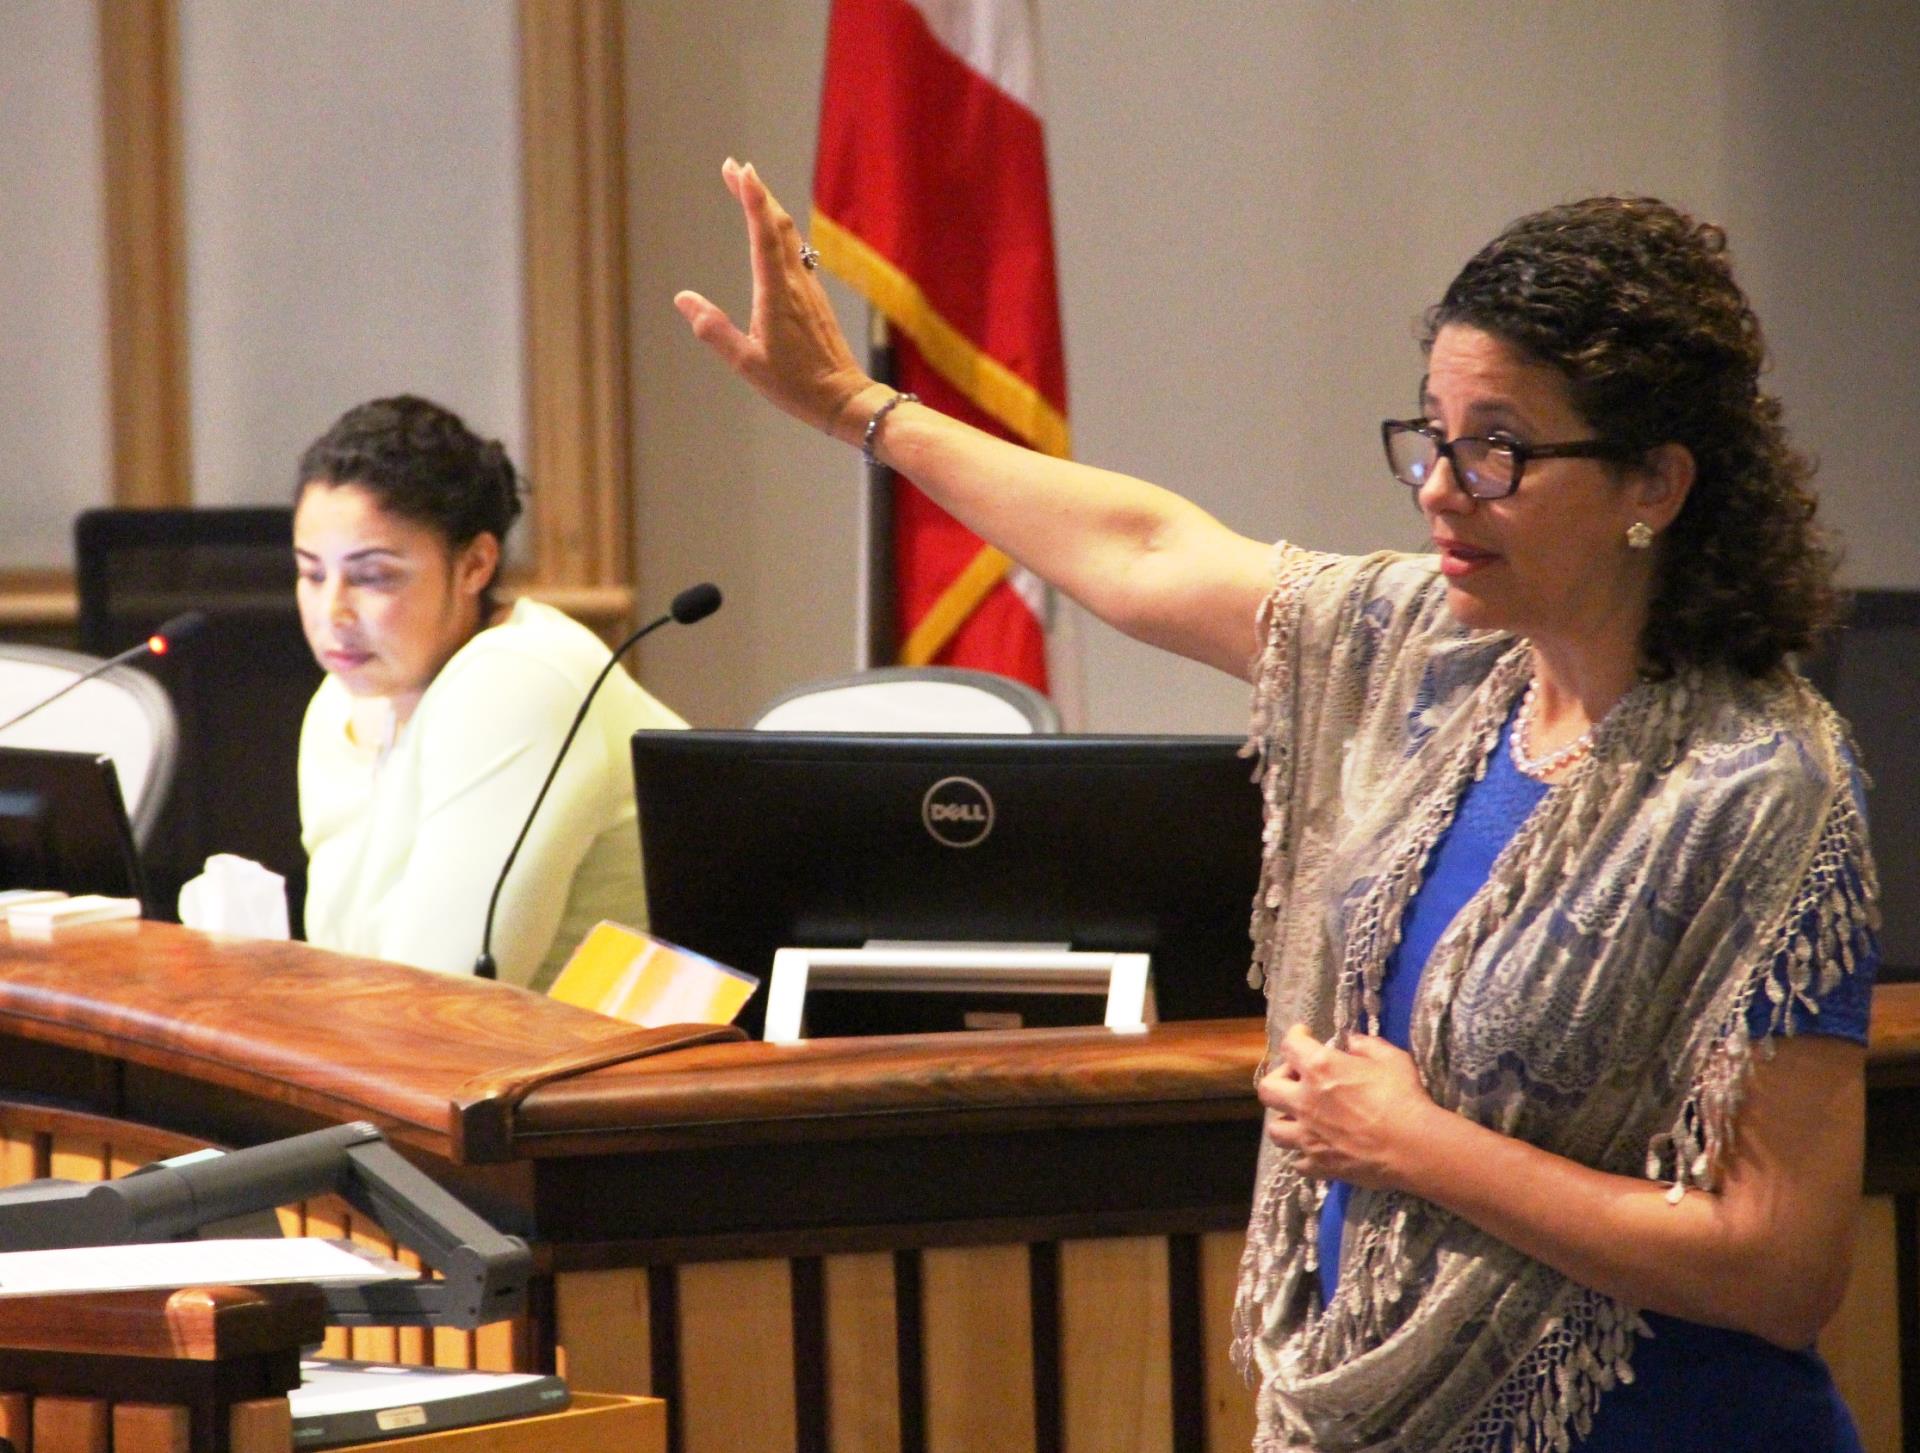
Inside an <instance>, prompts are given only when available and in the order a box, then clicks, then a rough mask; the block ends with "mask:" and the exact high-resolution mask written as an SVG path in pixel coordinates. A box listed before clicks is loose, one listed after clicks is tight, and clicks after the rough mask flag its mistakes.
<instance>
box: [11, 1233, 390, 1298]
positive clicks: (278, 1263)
mask: <svg viewBox="0 0 1920 1453" xmlns="http://www.w3.org/2000/svg"><path fill="white" fill-rule="evenodd" d="M416 1275H417V1273H415V1272H412V1271H409V1270H408V1269H407V1268H406V1267H404V1266H401V1265H400V1264H399V1263H398V1262H395V1261H391V1260H389V1259H387V1258H386V1257H384V1256H376V1255H373V1254H372V1253H369V1252H366V1251H363V1250H362V1249H361V1248H359V1247H357V1246H355V1245H353V1244H352V1243H351V1242H347V1241H333V1240H323V1239H321V1238H320V1237H316V1236H300V1237H292V1238H287V1239H282V1240H267V1239H261V1240H231V1241H165V1242H160V1243H158V1244H153V1245H139V1246H73V1247H62V1248H61V1249H59V1250H57V1251H8V1252H0V1297H36V1296H47V1295H52V1294H59V1293H66V1292H111V1291H133V1290H137V1289H140V1288H143V1287H191V1286H249V1285H257V1284H260V1283H264V1282H284V1281H311V1282H376V1281H406V1280H409V1279H411V1278H413V1277H414V1276H416Z"/></svg>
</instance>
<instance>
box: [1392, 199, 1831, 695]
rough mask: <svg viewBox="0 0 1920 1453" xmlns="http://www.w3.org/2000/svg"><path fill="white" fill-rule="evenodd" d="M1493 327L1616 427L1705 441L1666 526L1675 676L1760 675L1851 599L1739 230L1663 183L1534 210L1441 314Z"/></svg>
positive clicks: (1664, 670)
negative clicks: (1792, 425) (1688, 486)
mask: <svg viewBox="0 0 1920 1453" xmlns="http://www.w3.org/2000/svg"><path fill="white" fill-rule="evenodd" d="M1449 323H1461V324H1466V325H1468V326H1470V327H1474V328H1479V329H1483V330H1484V331H1486V332H1488V333H1491V334H1494V335H1495V336H1497V337H1499V338H1501V339H1503V340H1504V341H1506V342H1507V343H1509V344H1511V345H1513V346H1515V347H1517V348H1519V349H1520V350H1522V351H1523V352H1524V353H1526V354H1528V355H1530V356H1531V357H1532V358H1533V359H1535V360H1537V361H1538V362H1541V363H1545V364H1549V365H1551V366H1552V367H1554V368H1557V369H1558V370H1559V371H1560V372H1561V373H1562V374H1563V375H1565V377H1566V379H1567V381H1568V384H1569V385H1570V388H1571V392H1572V397H1573V402H1574V404H1575V406H1576V407H1577V408H1578V409H1579V410H1580V412H1581V413H1582V414H1583V415H1584V416H1585V417H1586V419H1587V421H1588V422H1589V423H1590V424H1592V425H1593V427H1594V429H1595V431H1596V432H1597V433H1598V434H1599V435H1600V436H1601V437H1603V438H1606V439H1608V440H1612V441H1615V442H1618V443H1620V444H1622V445H1625V446H1627V447H1628V448H1629V449H1631V450H1633V451H1635V452H1636V453H1639V454H1642V455H1644V453H1645V452H1646V451H1649V450H1652V449H1653V448H1655V447H1656V446H1658V445H1661V444H1669V443H1673V444H1682V445H1684V446H1686V448H1687V449H1689V450H1690V451H1692V454H1693V458H1694V462H1695V468H1696V474H1695V478H1694V483H1693V488H1692V491H1691V492H1690V493H1689V494H1688V496H1687V500H1686V504H1685V506H1684V507H1683V508H1682V509H1681V511H1680V514H1679V516H1678V518H1676V519H1675V520H1674V522H1673V524H1672V525H1671V526H1670V527H1669V528H1668V530H1667V531H1666V532H1665V538H1664V541H1663V545H1662V549H1661V553H1660V559H1659V561H1658V563H1657V567H1656V569H1657V574H1656V578H1655V584H1654V598H1653V602H1652V609H1651V611H1650V613H1649V616H1648V620H1647V624H1646V628H1645V631H1644V633H1643V634H1642V637H1641V652H1642V655H1643V657H1644V659H1645V661H1646V663H1647V667H1648V669H1649V670H1650V671H1651V672H1652V673H1653V674H1654V675H1656V676H1666V675H1670V674H1672V673H1673V672H1674V671H1675V670H1677V669H1679V668H1681V667H1684V666H1689V665H1725V666H1730V667H1732V668H1733V669H1735V670H1737V671H1739V672H1742V673H1744V674H1746V675H1748V676H1762V675H1765V674H1766V673H1768V672H1770V671H1772V670H1774V669H1775V668H1776V667H1778V666H1779V665H1780V664H1781V663H1782V661H1783V660H1784V659H1785V658H1786V657H1787V656H1788V655H1789V654H1790V653H1792V652H1796V651H1802V650H1805V649H1806V648H1807V647H1808V646H1809V645H1811V644H1812V642H1813V640H1814V638H1815V637H1816V636H1817V635H1818V634H1819V633H1820V631H1821V630H1822V629H1823V628H1824V627H1826V626H1827V625H1829V624H1830V623H1831V622H1832V621H1833V619H1834V617H1835V616H1836V614H1837V612H1838V608H1839V597H1838V594H1837V592H1836V590H1835V588H1834V584H1833V574H1834V568H1835V564H1836V557H1835V552H1834V550H1833V548H1832V546H1831V545H1830V543H1829V542H1828V540H1827V539H1826V537H1825V535H1824V533H1823V532H1822V531H1821V530H1819V529H1818V528H1817V527H1816V526H1815V525H1814V522H1813V517H1814V511H1815V501H1814V497H1813V495H1812V493H1811V492H1810V491H1809V490H1808V488H1807V484H1808V481H1809V480H1810V479H1811V478H1812V475H1813V465H1812V463H1811V462H1810V461H1809V460H1808V459H1807V458H1806V456H1805V455H1803V454H1801V453H1799V452H1797V451H1796V450H1794V449H1793V448H1792V447H1791V446H1790V445H1789V443H1788V442H1787V435H1786V430H1785V429H1784V428H1783V427H1782V424H1781V407H1780V401H1779V400H1778V399H1777V398H1774V397H1773V396H1771V395H1769V394H1767V393H1765V392H1763V391H1762V389H1761V387H1760V375H1761V373H1762V371H1763V369H1764V368H1765V365H1766V345H1765V342H1764V341H1763V339H1762V337H1761V333H1760V322H1759V319H1757V318H1756V317H1754V314H1753V309H1752V307H1751V306H1750V305H1749V304H1748V302H1747V299H1746V295H1745V294H1744V293H1742V292H1741V290H1740V287H1739V285H1738V284H1737V283H1735V282H1734V279H1733V269H1732V266H1731V264H1730V262H1729V261H1728V258H1727V252H1726V234H1725V233H1723V232H1722V231H1721V230H1720V229H1719V228H1718V227H1716V226H1714V225H1713V224H1711V223H1702V222H1697V221H1695V220H1694V219H1693V218H1692V217H1689V216H1688V215H1687V214H1686V213H1684V212H1682V211H1680V210H1678V209H1677V208H1674V207H1671V206H1669V205H1667V204H1666V203H1665V202H1661V201H1657V200H1655V199H1653V198H1651V197H1592V198H1588V199H1587V200H1585V201H1581V202H1570V203H1567V204H1566V205H1564V206H1559V207H1552V208H1549V209H1548V210H1546V211H1544V212H1536V213H1534V214H1532V215H1531V216H1527V217H1522V218H1521V219H1520V220H1519V221H1517V222H1515V223H1513V224H1512V225H1511V226H1509V227H1508V228H1507V229H1506V230H1505V231H1504V232H1502V233H1501V234H1500V235H1499V236H1498V237H1496V238H1494V240H1493V241H1492V242H1490V243H1488V244H1487V245H1486V246H1485V247H1484V248H1482V249H1481V250H1480V252H1479V254H1478V255H1477V256H1475V257H1474V258H1473V260H1472V261H1470V262H1469V263H1468V264H1467V265H1466V266H1465V267H1464V268H1462V269H1461V270H1460V275H1459V276H1458V277H1456V278H1455V279H1454V280H1453V282H1452V283H1451V284H1450V285H1449V286H1448V288H1447V291H1446V295H1445V296H1444V297H1442V298H1441V300H1440V301H1439V302H1438V303H1437V304H1435V305H1434V306H1433V307H1432V308H1430V309H1429V310H1428V311H1427V314H1426V318H1425V326H1424V337H1423V339H1422V346H1423V347H1424V348H1426V349H1429V350H1430V349H1431V348H1432V347H1433V341H1434V338H1435V337H1436V335H1438V333H1439V331H1440V330H1441V329H1442V328H1444V327H1445V326H1446V325H1448V324H1449Z"/></svg>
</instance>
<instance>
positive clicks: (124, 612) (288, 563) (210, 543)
mask: <svg viewBox="0 0 1920 1453" xmlns="http://www.w3.org/2000/svg"><path fill="white" fill-rule="evenodd" d="M292 539H293V512H292V510H291V509H290V508H287V507H269V508H244V509H153V510H123V509H103V510H88V511H86V512H84V513H83V514H81V515H80V517H79V518H78V520H76V521H75V523H74V556H75V573H76V575H77V578H78V585H79V595H80V644H81V648H82V649H83V650H86V651H89V652H92V653H93V654H95V655H99V656H111V655H114V654H117V653H118V652H120V651H123V650H125V649H127V648H128V647H129V646H132V645H136V644H138V643H139V642H140V641H142V640H143V639H145V638H146V636H147V635H148V634H150V633H151V632H152V630H153V628H154V627H155V626H157V625H159V624H160V623H161V622H162V621H164V620H166V619H167V618H168V617H170V616H174V615H178V614H179V613H181V612H182V611H187V610H198V611H204V612H205V613H206V615H207V628H206V630H205V631H204V632H202V633H201V634H200V635H199V636H197V637H196V638H194V640H192V641H191V642H190V643H188V644H186V645H183V646H182V647H181V648H180V650H179V651H178V652H176V653H174V654H172V655H170V656H168V657H166V658H164V659H162V660H160V661H155V662H152V663H150V667H149V669H151V670H152V671H153V674H154V675H156V676H157V677H159V679H160V681H161V682H162V684H163V685H165V686H166V688H167V691H168V693H169V694H170V695H171V696H172V698H173V703H174V711H175V713H176V715H177V716H178V718H179V724H180V753H179V762H178V766H177V768H176V772H175V777H174V788H173V795H172V798H171V800H170V801H169V803H168V805H167V809H166V811H165V812H164V813H163V814H162V816H161V820H160V822H159V823H158V825H157V826H156V828H155V830H154V832H153V834H152V836H151V838H150V839H149V841H148V843H147V848H146V854H145V856H146V859H147V871H148V881H149V883H150V884H151V886H152V890H153V896H154V899H155V901H156V903H158V904H159V905H160V906H161V908H162V909H163V910H164V911H166V912H167V913H169V914H171V913H172V911H173V909H174V906H175V904H176V903H177V901H178V897H179V890H180V885H181V884H182V883H184V882H186V881H187V879H189V878H192V877H193V876H195V875H196V874H198V873H199V872H200V870H201V868H202V866H203V865H204V864H205V862H206V859H207V857H208V855H209V854H212V853H217V852H227V853H238V854H240V855H241V856H243V857H248V858H253V859H255V860H257V861H259V862H262V863H265V864H266V865H267V866H268V867H269V868H272V869H273V870H274V871H275V872H276V873H280V874H282V875H283V876H285V878H286V880H287V893H288V908H289V910H290V911H291V913H292V918H293V922H294V924H295V926H296V931H297V930H298V925H299V924H300V922H301V919H300V910H301V907H302V905H303V904H304V902H305V899H306V870H307V863H306V854H305V853H304V852H303V851H302V850H301V847H300V807H299V793H298V788H297V785H296V782H295V776H294V771H295V759H296V757H297V754H298V749H299V742H300V721H301V717H302V715H303V714H304V713H305V711H306V707H307V702H308V700H309V699H310V698H311V697H312V695H313V692H314V689H315V688H316V687H317V686H318V685H319V684H320V678H321V672H320V668H319V666H318V665H317V664H316V663H315V661H314V659H313V654H312V652H310V651H309V650H308V649H307V644H306V640H305V638H304V636H303V635H302V634H301V631H300V616H299V611H298V609H297V607H296V606H295V604H294V597H293V565H292V560H293V556H292Z"/></svg>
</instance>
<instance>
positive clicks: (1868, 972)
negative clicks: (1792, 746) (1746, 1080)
mask: <svg viewBox="0 0 1920 1453" xmlns="http://www.w3.org/2000/svg"><path fill="white" fill-rule="evenodd" d="M1865 798H1866V794H1865V791H1864V784H1863V783H1862V782H1861V780H1860V772H1859V769H1858V768H1857V767H1856V768H1855V769H1854V773H1853V800H1854V802H1855V804H1856V805H1858V806H1859V808H1860V812H1861V817H1862V819H1863V820H1864V819H1865V816H1866V800H1865ZM1844 876H1845V889H1844V891H1845V892H1846V894H1847V895H1848V896H1849V897H1851V898H1855V899H1857V898H1858V897H1859V896H1860V895H1861V894H1862V893H1863V892H1864V891H1865V890H1864V888H1863V885H1862V884H1861V881H1860V874H1859V872H1858V871H1857V867H1856V866H1855V865H1849V866H1848V868H1847V869H1846V871H1845V875H1844ZM1818 916H1819V910H1818V909H1814V910H1811V911H1809V912H1808V914H1807V916H1806V917H1805V918H1804V919H1803V920H1801V927H1800V934H1799V935H1798V936H1799V937H1800V938H1801V939H1804V940H1809V941H1811V942H1814V943H1818V942H1819V941H1820V935H1819V932H1818V927H1819V925H1818V923H1817V919H1818ZM1852 947H1853V956H1854V969H1853V972H1852V973H1850V974H1843V975H1841V976H1840V979H1839V980H1838V982H1837V983H1835V984H1834V985H1833V986H1832V987H1831V988H1829V989H1828V990H1827V991H1826V992H1824V993H1820V992H1816V993H1815V994H1814V995H1813V1005H1814V1007H1809V1006H1808V1005H1806V1004H1804V1003H1801V1002H1800V1001H1799V1000H1797V999H1796V1000H1794V1001H1793V1002H1791V1003H1789V1004H1788V1005H1787V1012H1786V1025H1787V1032H1788V1033H1790V1034H1824V1035H1829V1036H1831V1037H1832V1038H1835V1039H1845V1040H1850V1041H1852V1042H1853V1043H1854V1044H1865V1043H1866V1042H1867V1022H1868V1019H1869V1017H1870V1014H1871V1011H1872V1008H1873V983H1874V979H1875V977H1876V975H1877V974H1878V973H1879V970H1880V938H1879V935H1878V934H1876V933H1875V932H1874V931H1873V930H1872V929H1870V928H1865V927H1862V928H1860V929H1859V930H1858V931H1857V932H1856V933H1855V935H1854V941H1853V945H1852ZM1788 951H1790V950H1787V951H1783V953H1782V959H1784V958H1785V954H1786V952H1788ZM1785 977H1786V975H1785V972H1784V968H1783V967H1782V968H1781V971H1780V972H1779V973H1777V974H1776V978H1778V979H1781V980H1784V979H1785ZM1817 981H1818V976H1817V975H1816V982H1817ZM1773 1013H1774V1004H1773V1001H1772V1000H1771V999H1770V998H1769V997H1768V996H1767V995H1765V994H1756V995H1754V997H1753V1002H1752V1003H1751V1004H1749V1005H1748V1006H1747V1033H1748V1034H1749V1035H1751V1036H1752V1037H1753V1038H1755V1039H1759V1038H1762V1037H1763V1036H1765V1035H1766V1034H1767V1033H1769V1032H1770V1030H1771V1028H1772V1020H1773Z"/></svg>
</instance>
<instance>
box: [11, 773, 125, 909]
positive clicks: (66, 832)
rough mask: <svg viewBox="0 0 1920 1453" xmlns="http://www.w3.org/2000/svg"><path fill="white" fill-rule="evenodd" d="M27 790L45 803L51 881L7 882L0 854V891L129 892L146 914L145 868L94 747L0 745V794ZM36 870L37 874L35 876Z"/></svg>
mask: <svg viewBox="0 0 1920 1453" xmlns="http://www.w3.org/2000/svg"><path fill="white" fill-rule="evenodd" d="M6 793H31V794H34V795H35V796H38V797H39V798H41V799H42V800H43V801H44V802H45V803H46V807H45V808H44V820H45V822H46V823H47V824H48V826H49V829H50V830H51V833H52V835H53V841H52V844H51V849H50V851H51V853H52V856H53V861H54V865H55V866H54V867H53V869H52V870H51V873H50V876H52V877H53V878H54V879H55V881H52V882H25V881H22V882H18V883H14V882H9V881H7V878H8V876H9V869H8V868H7V865H6V863H5V860H4V859H3V858H0V889H6V888H46V889H53V890H57V891H60V892H65V893H70V894H73V895H74V896H76V897H77V896H79V895H80V894H83V893H103V894H106V895H107V896H109V897H115V898H136V899H138V900H139V901H140V905H141V911H142V912H143V913H147V914H150V913H151V908H152V905H151V903H150V902H149V899H148V893H147V883H146V873H145V870H144V868H143V866H142V864H141V861H140V851H139V848H138V847H137V846H136V845H135V843H134V838H133V825H132V822H131V820H130V819H129V818H128V816H127V806H126V800H125V798H123V797H122V796H121V793H120V774H119V773H118V772H117V771H116V770H115V769H114V765H113V759H112V758H111V757H109V756H107V755H105V754H104V753H98V752H64V751H56V750H51V749H47V748H40V747H12V746H0V794H6ZM35 876H41V875H35Z"/></svg>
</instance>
